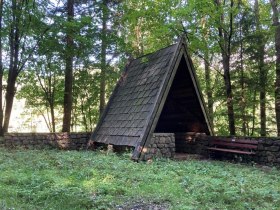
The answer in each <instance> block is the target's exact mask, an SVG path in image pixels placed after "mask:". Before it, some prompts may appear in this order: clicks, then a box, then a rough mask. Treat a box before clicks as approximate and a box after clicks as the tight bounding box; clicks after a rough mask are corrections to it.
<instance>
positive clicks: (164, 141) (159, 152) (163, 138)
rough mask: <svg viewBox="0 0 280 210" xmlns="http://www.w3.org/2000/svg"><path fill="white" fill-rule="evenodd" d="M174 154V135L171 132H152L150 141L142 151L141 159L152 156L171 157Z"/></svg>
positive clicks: (147, 158)
mask: <svg viewBox="0 0 280 210" xmlns="http://www.w3.org/2000/svg"><path fill="white" fill-rule="evenodd" d="M174 155H175V136H174V134H173V133H154V134H153V137H152V138H151V140H150V143H149V144H148V145H146V146H145V148H144V149H143V152H142V160H149V159H152V158H173V157H174Z"/></svg>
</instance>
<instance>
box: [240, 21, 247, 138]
mask: <svg viewBox="0 0 280 210" xmlns="http://www.w3.org/2000/svg"><path fill="white" fill-rule="evenodd" d="M239 30H240V31H239V32H240V33H239V35H240V37H239V38H240V70H241V77H240V83H241V102H240V103H241V115H242V129H241V131H242V134H243V135H244V136H245V135H246V122H247V120H246V111H245V109H246V99H245V83H244V64H243V50H244V49H243V39H242V35H243V34H242V26H241V24H240V27H239Z"/></svg>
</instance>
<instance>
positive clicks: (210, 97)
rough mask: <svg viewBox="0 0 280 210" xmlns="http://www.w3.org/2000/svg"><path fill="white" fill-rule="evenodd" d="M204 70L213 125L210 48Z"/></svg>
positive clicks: (206, 53) (206, 55) (206, 54)
mask: <svg viewBox="0 0 280 210" xmlns="http://www.w3.org/2000/svg"><path fill="white" fill-rule="evenodd" d="M204 71H205V82H206V95H207V107H208V113H209V117H210V121H211V125H212V124H213V116H214V110H213V105H214V101H213V93H212V87H211V77H210V66H209V51H208V49H206V50H205V59H204Z"/></svg>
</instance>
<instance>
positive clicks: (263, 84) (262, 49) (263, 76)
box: [254, 0, 267, 136]
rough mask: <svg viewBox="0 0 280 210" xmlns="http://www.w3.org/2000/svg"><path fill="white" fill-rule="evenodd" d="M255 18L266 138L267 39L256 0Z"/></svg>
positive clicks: (263, 123) (261, 114)
mask: <svg viewBox="0 0 280 210" xmlns="http://www.w3.org/2000/svg"><path fill="white" fill-rule="evenodd" d="M254 10H255V18H256V33H257V39H258V50H257V53H258V55H257V60H258V69H259V87H260V124H261V126H260V127H261V129H260V135H261V136H266V80H267V78H266V77H267V72H266V70H265V65H264V64H265V63H264V56H265V37H264V33H263V32H262V28H261V23H260V9H259V1H258V0H255V9H254Z"/></svg>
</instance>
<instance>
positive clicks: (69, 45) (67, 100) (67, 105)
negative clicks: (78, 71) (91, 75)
mask: <svg viewBox="0 0 280 210" xmlns="http://www.w3.org/2000/svg"><path fill="white" fill-rule="evenodd" d="M67 19H68V21H69V22H72V21H73V19H74V0H68V1H67ZM73 48H74V41H73V33H72V30H71V27H70V29H68V31H67V34H66V52H65V65H66V66H65V84H64V103H63V105H64V113H63V125H62V132H70V129H71V113H72V103H73V102H72V101H73V99H72V87H73Z"/></svg>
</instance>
